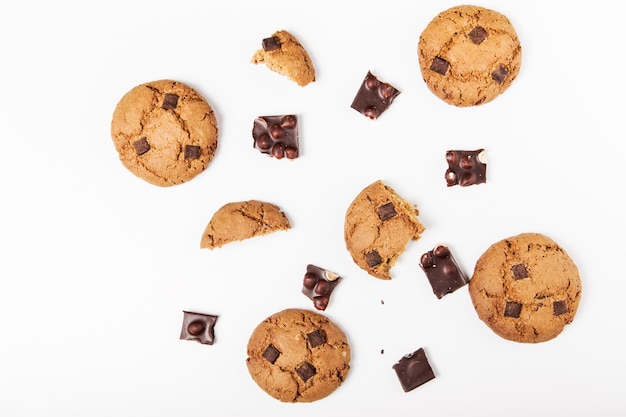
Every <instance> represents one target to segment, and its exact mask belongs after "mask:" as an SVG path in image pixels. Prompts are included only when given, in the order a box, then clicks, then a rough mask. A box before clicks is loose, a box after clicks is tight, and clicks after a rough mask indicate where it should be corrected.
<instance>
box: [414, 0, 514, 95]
mask: <svg viewBox="0 0 626 417" xmlns="http://www.w3.org/2000/svg"><path fill="white" fill-rule="evenodd" d="M418 57H419V63H420V68H421V71H422V77H423V79H424V81H425V82H426V85H427V86H428V88H429V89H430V90H431V91H432V92H433V93H434V94H435V95H436V96H438V97H439V98H441V99H442V100H444V101H446V102H447V103H449V104H453V105H455V106H461V107H465V106H475V105H479V104H484V103H487V102H489V101H491V100H493V99H494V98H496V97H497V96H498V95H500V94H501V93H503V92H504V91H505V90H506V89H507V88H509V86H510V85H511V83H512V82H513V80H515V78H516V77H517V75H518V73H519V70H520V66H521V62H522V47H521V45H520V41H519V39H518V37H517V33H516V32H515V28H514V27H513V25H512V24H511V22H510V21H509V20H508V19H507V18H506V16H504V15H502V14H500V13H498V12H496V11H493V10H489V9H485V8H482V7H477V6H469V5H464V6H457V7H453V8H450V9H448V10H445V11H443V12H441V13H440V14H439V15H437V16H436V17H435V18H434V19H433V20H432V21H431V22H430V23H429V24H428V25H427V26H426V28H425V29H424V31H423V32H422V34H421V36H420V39H419V44H418Z"/></svg>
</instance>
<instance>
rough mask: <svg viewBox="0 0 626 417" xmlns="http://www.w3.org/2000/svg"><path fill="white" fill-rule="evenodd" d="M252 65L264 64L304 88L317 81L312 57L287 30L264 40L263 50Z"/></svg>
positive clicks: (255, 54) (253, 60)
mask: <svg viewBox="0 0 626 417" xmlns="http://www.w3.org/2000/svg"><path fill="white" fill-rule="evenodd" d="M252 63H253V64H261V63H264V64H265V65H266V66H267V67H268V68H269V69H271V70H272V71H274V72H277V73H279V74H282V75H285V76H287V77H289V78H290V79H291V80H292V81H295V82H296V83H298V85H300V86H302V87H304V86H305V85H307V84H309V83H311V82H313V81H315V67H314V66H313V61H311V57H310V56H309V54H308V52H307V51H306V50H305V49H304V47H303V46H302V44H300V42H299V41H298V40H297V39H296V37H295V36H293V35H292V34H291V33H289V32H287V31H285V30H279V31H277V32H275V33H274V34H273V35H272V36H270V37H269V38H265V39H263V42H262V48H261V49H259V50H258V51H256V52H255V53H254V56H253V57H252Z"/></svg>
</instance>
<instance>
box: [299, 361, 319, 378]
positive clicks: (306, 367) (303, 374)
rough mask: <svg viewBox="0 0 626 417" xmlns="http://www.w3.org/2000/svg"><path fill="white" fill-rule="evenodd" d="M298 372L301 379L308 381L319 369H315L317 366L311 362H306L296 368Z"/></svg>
mask: <svg viewBox="0 0 626 417" xmlns="http://www.w3.org/2000/svg"><path fill="white" fill-rule="evenodd" d="M296 373H297V374H298V376H299V377H300V379H302V380H303V381H304V382H306V381H308V380H309V379H311V378H312V377H313V376H314V375H315V374H316V373H317V371H316V370H315V367H314V366H313V365H311V364H310V363H309V362H304V363H303V364H302V365H300V366H298V367H297V368H296Z"/></svg>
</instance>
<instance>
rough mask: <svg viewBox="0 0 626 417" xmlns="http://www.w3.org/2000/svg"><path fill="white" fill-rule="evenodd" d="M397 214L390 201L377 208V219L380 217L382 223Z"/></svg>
mask: <svg viewBox="0 0 626 417" xmlns="http://www.w3.org/2000/svg"><path fill="white" fill-rule="evenodd" d="M397 214H398V213H396V208H395V207H394V205H393V203H392V202H391V201H390V202H389V203H386V204H383V205H382V206H380V207H378V217H380V220H382V221H385V220H389V219H391V218H392V217H395V216H396V215H397Z"/></svg>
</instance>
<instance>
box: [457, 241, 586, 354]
mask: <svg viewBox="0 0 626 417" xmlns="http://www.w3.org/2000/svg"><path fill="white" fill-rule="evenodd" d="M581 291H582V286H581V280H580V276H579V274H578V268H577V267H576V265H575V264H574V262H573V261H572V259H571V258H570V257H569V255H568V254H567V253H566V252H565V250H563V248H561V247H560V246H559V245H558V244H557V243H556V242H554V241H553V240H552V239H550V238H548V237H546V236H544V235H541V234H538V233H524V234H520V235H518V236H513V237H510V238H508V239H504V240H501V241H499V242H497V243H495V244H493V245H491V246H490V247H489V249H487V251H486V252H485V253H484V254H483V255H482V256H481V257H480V258H479V259H478V261H477V263H476V267H475V269H474V275H473V276H472V278H471V280H470V283H469V293H470V296H471V298H472V303H473V304H474V307H475V308H476V312H477V313H478V317H480V319H481V320H482V321H484V322H485V323H486V324H487V326H489V327H490V328H491V329H492V330H493V331H494V332H495V333H496V334H498V335H500V336H502V337H503V338H505V339H508V340H513V341H516V342H525V343H537V342H544V341H547V340H550V339H553V338H555V337H556V336H558V335H559V334H560V333H561V331H562V330H563V328H564V327H565V325H567V324H569V323H571V322H572V320H574V316H575V314H576V310H577V309H578V303H579V301H580V297H581Z"/></svg>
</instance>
